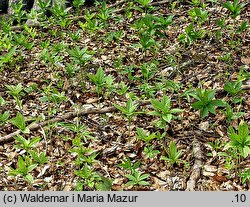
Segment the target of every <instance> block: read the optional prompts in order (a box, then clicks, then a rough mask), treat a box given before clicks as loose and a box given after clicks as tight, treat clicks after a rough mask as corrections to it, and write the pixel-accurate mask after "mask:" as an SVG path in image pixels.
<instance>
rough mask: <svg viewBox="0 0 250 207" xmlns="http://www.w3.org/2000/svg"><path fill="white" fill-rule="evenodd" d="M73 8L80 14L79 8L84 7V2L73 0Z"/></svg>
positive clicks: (83, 0)
mask: <svg viewBox="0 0 250 207" xmlns="http://www.w3.org/2000/svg"><path fill="white" fill-rule="evenodd" d="M72 3H73V6H74V7H75V8H76V11H77V12H78V13H80V9H81V7H82V6H83V5H84V3H85V0H73V2H72Z"/></svg>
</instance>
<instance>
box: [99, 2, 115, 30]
mask: <svg viewBox="0 0 250 207" xmlns="http://www.w3.org/2000/svg"><path fill="white" fill-rule="evenodd" d="M111 12H112V9H111V8H108V7H107V4H106V2H105V1H103V2H102V3H101V8H100V9H99V11H98V13H97V18H99V19H100V20H101V22H102V24H103V25H104V26H105V27H107V26H108V24H107V23H106V22H107V21H108V20H109V18H110V17H111Z"/></svg>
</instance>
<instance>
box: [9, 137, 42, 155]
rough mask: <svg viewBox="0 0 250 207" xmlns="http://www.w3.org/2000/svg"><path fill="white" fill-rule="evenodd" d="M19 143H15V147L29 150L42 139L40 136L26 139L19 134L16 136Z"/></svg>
mask: <svg viewBox="0 0 250 207" xmlns="http://www.w3.org/2000/svg"><path fill="white" fill-rule="evenodd" d="M14 138H15V140H16V141H17V143H16V144H15V147H16V148H17V149H24V150H26V151H29V150H30V149H32V148H34V147H36V145H37V144H38V143H39V141H40V140H41V138H40V137H34V138H32V139H25V138H24V137H23V136H21V135H17V136H15V137H14Z"/></svg>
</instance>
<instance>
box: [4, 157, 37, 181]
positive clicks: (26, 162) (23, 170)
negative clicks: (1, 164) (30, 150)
mask: <svg viewBox="0 0 250 207" xmlns="http://www.w3.org/2000/svg"><path fill="white" fill-rule="evenodd" d="M36 167H37V164H33V163H32V161H31V159H30V158H29V157H28V156H25V159H23V158H22V157H21V156H18V161H17V168H16V169H13V168H10V172H9V175H10V176H16V175H22V176H23V177H24V178H25V179H26V180H27V181H28V182H29V183H32V181H33V177H32V175H31V174H30V172H31V171H32V170H34V169H35V168H36Z"/></svg>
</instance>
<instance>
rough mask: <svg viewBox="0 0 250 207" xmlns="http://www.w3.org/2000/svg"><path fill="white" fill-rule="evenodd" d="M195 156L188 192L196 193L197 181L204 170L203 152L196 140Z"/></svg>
mask: <svg viewBox="0 0 250 207" xmlns="http://www.w3.org/2000/svg"><path fill="white" fill-rule="evenodd" d="M193 154H194V158H195V161H194V165H193V167H192V173H191V175H190V177H189V180H188V182H187V188H186V191H194V190H195V184H196V182H197V180H198V179H199V178H200V173H201V168H202V152H201V145H200V142H199V140H198V139H196V138H194V141H193Z"/></svg>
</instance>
